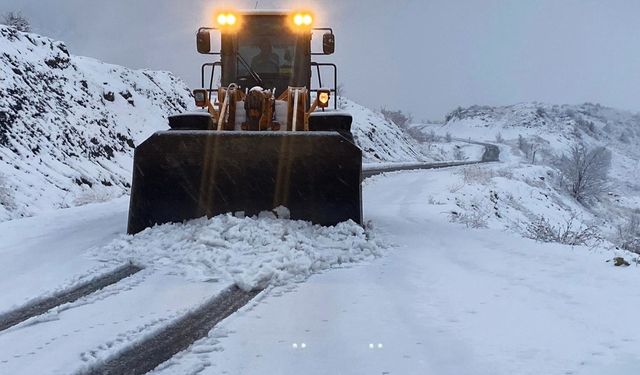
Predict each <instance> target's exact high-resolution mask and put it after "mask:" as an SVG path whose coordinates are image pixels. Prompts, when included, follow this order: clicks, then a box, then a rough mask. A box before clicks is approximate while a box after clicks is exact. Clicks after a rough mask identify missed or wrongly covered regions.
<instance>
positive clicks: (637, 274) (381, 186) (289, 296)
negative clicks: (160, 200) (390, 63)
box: [0, 165, 640, 374]
mask: <svg viewBox="0 0 640 375" xmlns="http://www.w3.org/2000/svg"><path fill="white" fill-rule="evenodd" d="M481 168H488V169H491V168H495V165H488V166H483V167H481ZM459 171H460V169H455V168H451V169H445V170H432V171H415V172H397V173H391V174H387V175H382V176H377V177H374V178H371V179H369V180H367V181H366V182H365V186H364V205H365V206H364V207H365V216H366V219H367V220H369V221H370V222H371V223H372V224H371V225H372V226H373V229H369V231H368V232H364V231H362V229H360V228H359V227H358V226H356V225H352V224H349V223H346V224H344V225H342V226H340V227H338V228H318V227H313V226H310V225H308V224H305V223H301V222H289V221H286V220H281V219H278V218H275V217H273V216H272V215H266V217H263V218H260V219H251V218H235V217H231V216H221V217H217V218H214V219H212V220H209V221H205V220H197V221H195V222H192V223H189V224H187V225H183V224H180V225H166V226H161V227H157V228H154V229H149V230H147V231H146V232H143V233H142V234H140V235H138V236H134V237H128V236H123V235H122V234H121V233H122V231H124V228H123V222H124V216H125V212H126V205H125V203H124V202H123V201H122V200H120V201H115V202H114V204H112V205H100V204H98V205H88V206H84V207H80V208H74V209H68V210H62V211H59V212H58V215H59V216H58V217H57V218H56V219H57V221H58V222H59V223H60V225H61V226H60V227H59V228H58V229H51V228H48V227H47V222H46V221H43V220H37V218H28V219H22V220H16V221H12V222H6V223H2V224H0V225H1V226H0V230H1V231H3V232H5V233H6V230H7V229H8V228H9V227H8V225H12V227H11V228H12V231H13V232H14V234H15V238H19V237H20V230H26V229H25V228H27V227H28V228H29V231H30V232H31V233H33V237H35V238H38V237H40V239H39V241H43V242H48V243H51V244H52V246H50V247H49V252H48V253H49V254H36V253H31V254H30V256H31V258H32V261H30V262H25V264H23V265H22V269H21V272H22V273H23V274H24V275H25V276H24V277H28V276H31V277H34V278H36V277H37V275H38V274H39V273H41V272H43V266H42V264H43V263H44V262H40V261H38V256H41V257H43V256H44V257H49V258H47V262H48V263H47V264H48V266H49V267H50V269H49V272H54V271H51V270H56V271H55V272H59V275H58V276H59V277H58V279H57V280H55V279H51V277H50V279H51V280H52V281H50V283H49V285H50V289H51V290H53V289H56V288H55V286H56V285H69V284H70V283H73V281H74V280H78V279H79V278H78V277H77V275H82V274H84V273H85V271H79V270H77V269H73V268H69V267H72V264H71V263H69V262H68V258H69V257H74V258H78V259H83V260H82V262H85V263H84V267H85V270H86V269H91V267H102V269H109V268H112V267H113V266H114V265H116V264H120V263H121V262H124V261H128V260H134V261H136V262H140V263H142V264H144V265H145V266H146V269H145V270H143V271H142V272H140V273H139V274H136V275H134V276H132V277H131V278H128V279H125V281H124V282H120V283H118V284H116V285H113V286H111V287H108V288H106V289H104V290H102V291H100V292H98V293H97V294H95V295H92V296H89V297H86V298H85V299H81V300H79V301H77V302H75V303H72V304H69V305H65V306H63V307H61V308H58V309H54V311H52V312H50V313H48V314H46V315H45V316H42V317H39V318H35V319H31V320H29V321H27V322H24V323H22V324H20V325H18V326H16V327H13V328H11V329H9V330H7V331H4V332H0V348H2V350H0V353H2V354H0V372H2V373H4V372H7V373H27V374H29V373H38V372H39V371H41V370H42V368H45V367H44V366H46V368H47V369H51V370H52V371H51V372H53V373H56V372H58V373H69V372H72V371H74V369H80V368H84V367H85V366H88V365H90V364H94V363H98V362H99V361H100V360H103V359H105V358H106V357H107V356H108V355H112V354H113V353H115V352H117V351H118V350H121V349H123V348H125V347H127V345H130V344H131V343H134V342H137V341H138V340H140V339H142V338H143V337H146V336H147V335H149V334H151V333H152V332H154V330H156V329H157V328H159V327H162V326H164V325H166V324H168V323H169V322H171V321H173V320H174V319H176V318H177V317H179V316H180V315H182V314H184V313H185V312H187V311H190V310H192V309H193V308H195V307H196V306H198V305H199V304H201V303H203V301H205V300H206V299H208V298H210V297H211V296H213V295H215V294H216V293H218V292H219V291H220V290H222V289H223V288H224V287H225V286H227V285H230V283H232V282H234V281H239V280H241V281H242V280H244V282H246V283H247V284H246V285H245V286H246V287H247V288H250V287H251V286H265V285H266V286H268V287H267V289H266V291H265V292H263V293H261V294H260V295H259V296H258V297H257V298H256V300H254V301H253V302H251V303H250V304H249V305H247V306H246V307H244V308H243V309H241V310H240V311H239V312H237V313H235V314H234V315H232V316H231V317H229V318H228V319H227V320H225V321H224V322H223V323H222V324H220V325H219V326H218V327H217V328H215V329H214V330H213V331H212V332H211V333H210V334H209V337H208V338H205V339H202V340H200V341H199V342H196V343H195V344H194V345H193V346H192V347H191V348H190V349H188V350H187V351H185V352H183V353H180V354H179V355H178V356H176V357H174V358H173V359H171V360H170V361H168V362H167V363H165V364H163V365H161V366H160V367H159V368H158V369H157V371H156V372H157V373H162V374H174V373H205V374H225V373H226V374H263V373H283V374H289V373H306V374H326V373H342V374H362V373H388V374H424V373H438V374H460V373H470V374H471V373H472V374H513V373H518V374H541V373H544V374H567V373H572V374H602V373H608V374H636V373H637V372H638V371H639V370H640V355H639V354H638V352H637V350H636V348H637V345H638V342H640V326H638V325H637V324H634V323H633V322H634V319H635V315H636V310H637V306H638V304H639V303H640V292H638V291H637V290H636V289H634V288H632V287H631V286H632V285H636V284H637V283H638V282H640V271H638V269H637V268H636V267H635V266H632V267H628V268H620V267H614V266H613V265H612V264H611V263H610V262H607V260H610V259H611V258H612V257H613V256H614V255H615V254H614V253H613V252H611V251H608V250H605V249H602V248H594V249H589V248H585V247H579V246H578V247H570V246H564V245H558V244H541V243H538V242H535V241H532V240H528V239H523V238H522V237H521V236H519V235H517V234H514V233H509V232H506V231H504V230H501V229H496V228H490V229H469V228H467V227H466V226H464V225H460V224H458V223H451V222H449V218H450V211H451V208H452V207H455V203H454V202H440V201H439V200H438V199H439V198H436V197H434V192H438V191H441V192H446V191H450V189H451V188H452V187H457V186H458V185H459V183H460V182H461V181H463V180H464V176H463V174H462V173H460V172H459ZM100 215H104V216H105V218H109V217H111V218H112V219H111V220H112V221H111V224H108V223H109V220H105V224H104V225H101V226H95V225H90V221H91V218H92V217H95V218H97V217H99V216H100ZM118 217H120V218H122V220H123V221H121V222H117V218H118ZM83 218H85V220H83ZM81 221H86V222H87V224H88V225H87V226H85V227H83V226H79V225H77V224H78V222H81ZM66 225H70V226H71V227H72V228H69V229H73V228H75V229H76V230H77V231H76V232H75V233H74V236H73V237H74V238H75V239H76V240H78V241H80V242H81V240H82V239H84V240H86V241H88V242H87V243H86V244H84V245H82V246H80V245H79V246H77V249H76V250H75V253H64V252H65V251H67V250H68V249H67V248H66V247H64V246H63V247H59V246H60V245H63V244H64V241H65V238H67V237H69V234H68V232H66V230H65V228H64V227H65V226H66ZM21 228H22V229H21ZM96 231H98V232H102V234H101V235H100V234H99V233H96ZM371 236H374V237H371ZM90 239H100V240H95V241H93V240H92V241H89V240H90ZM33 241H35V240H33ZM381 241H383V242H384V243H389V244H392V245H393V247H391V248H387V249H386V250H385V248H386V246H385V245H384V244H383V242H381ZM12 243H13V245H12V246H10V247H2V253H3V254H11V253H14V254H17V253H18V252H20V251H21V249H22V247H23V246H21V245H20V244H19V243H18V242H17V241H14V242H12ZM145 244H148V245H149V246H145ZM30 246H35V243H32V244H31V245H29V241H27V242H25V244H24V247H25V248H26V249H29V247H30ZM82 247H85V248H84V249H81V248H82ZM25 251H26V250H25ZM145 251H146V253H145ZM55 254H64V255H65V257H62V256H60V257H57V258H56V257H55ZM13 259H14V261H15V259H16V258H13ZM256 259H257V260H256ZM92 262H95V263H92ZM354 262H355V263H354ZM101 264H103V266H99V265H101ZM74 267H75V266H74ZM2 268H3V270H2V271H3V272H0V275H3V276H2V277H1V282H2V283H3V286H4V288H10V287H11V283H12V280H13V276H14V275H12V274H8V276H4V275H5V272H4V271H5V269H7V270H8V269H13V268H14V267H13V265H12V264H8V263H5V262H3V263H2ZM328 268H329V269H330V270H328V271H326V269H328ZM45 269H46V267H45ZM322 270H325V271H323V272H321V273H320V274H312V273H314V272H316V271H322ZM247 271H249V272H247ZM309 275H311V276H310V278H308V277H309ZM85 277H86V276H85ZM307 278H308V279H307ZM25 280H26V279H25ZM241 284H242V283H241ZM45 289H47V288H46V286H38V287H35V288H34V289H33V290H29V289H23V290H22V291H21V292H20V293H24V294H23V297H22V298H18V297H17V296H14V297H13V301H15V303H19V302H20V301H21V300H26V299H28V298H33V297H36V296H37V294H38V293H40V294H42V293H45V294H46V292H43V291H44V290H45ZM5 290H6V289H5ZM17 294H18V293H17V292H16V293H14V295H17ZM176 297H177V298H176ZM11 304H13V303H9V304H4V308H7V307H10V306H8V305H11Z"/></svg>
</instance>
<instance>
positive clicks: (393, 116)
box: [380, 108, 412, 129]
mask: <svg viewBox="0 0 640 375" xmlns="http://www.w3.org/2000/svg"><path fill="white" fill-rule="evenodd" d="M380 113H382V115H383V116H384V118H385V119H387V120H388V121H391V122H393V123H394V124H396V125H398V126H399V127H400V128H402V129H406V128H407V127H408V126H409V124H410V123H411V120H412V117H411V114H409V113H403V112H402V111H401V110H397V111H393V110H390V109H387V108H382V109H381V110H380Z"/></svg>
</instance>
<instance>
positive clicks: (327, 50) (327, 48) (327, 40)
mask: <svg viewBox="0 0 640 375" xmlns="http://www.w3.org/2000/svg"><path fill="white" fill-rule="evenodd" d="M335 50H336V36H335V35H333V33H325V34H324V35H323V36H322V52H324V54H325V55H331V54H333V53H334V52H335Z"/></svg>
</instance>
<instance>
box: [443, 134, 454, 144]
mask: <svg viewBox="0 0 640 375" xmlns="http://www.w3.org/2000/svg"><path fill="white" fill-rule="evenodd" d="M444 140H445V141H446V142H447V143H451V141H452V140H453V137H452V136H451V133H449V132H447V134H445V135H444Z"/></svg>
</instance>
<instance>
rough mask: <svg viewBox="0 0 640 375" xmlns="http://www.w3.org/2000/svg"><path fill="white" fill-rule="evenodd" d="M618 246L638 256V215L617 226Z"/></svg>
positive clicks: (639, 217)
mask: <svg viewBox="0 0 640 375" xmlns="http://www.w3.org/2000/svg"><path fill="white" fill-rule="evenodd" d="M617 243H618V246H620V247H621V248H623V249H625V250H629V251H631V252H634V253H636V254H640V215H638V214H635V215H631V217H630V218H629V219H628V220H627V221H626V223H624V224H623V225H619V226H618V238H617Z"/></svg>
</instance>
